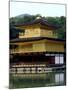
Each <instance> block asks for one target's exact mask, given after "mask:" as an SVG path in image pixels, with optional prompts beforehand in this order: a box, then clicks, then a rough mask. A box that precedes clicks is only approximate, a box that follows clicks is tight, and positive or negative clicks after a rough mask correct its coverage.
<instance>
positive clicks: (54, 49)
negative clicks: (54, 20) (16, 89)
mask: <svg viewBox="0 0 68 90" xmlns="http://www.w3.org/2000/svg"><path fill="white" fill-rule="evenodd" d="M15 27H16V28H17V29H20V30H21V31H22V32H19V35H18V38H16V39H12V40H10V71H11V72H12V73H45V72H46V71H47V70H52V69H53V68H52V67H60V68H61V67H63V65H64V64H65V62H66V61H65V59H64V53H65V50H64V45H65V40H62V39H59V38H58V36H57V33H56V32H55V30H57V27H56V26H55V25H51V24H49V23H48V22H47V21H46V20H44V19H43V18H42V17H37V18H36V19H35V20H34V21H32V22H28V23H23V24H18V25H15Z"/></svg>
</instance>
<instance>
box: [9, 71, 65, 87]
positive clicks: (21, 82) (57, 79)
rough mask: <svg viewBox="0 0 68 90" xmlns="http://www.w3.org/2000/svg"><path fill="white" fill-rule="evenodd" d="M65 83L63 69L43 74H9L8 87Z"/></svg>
mask: <svg viewBox="0 0 68 90" xmlns="http://www.w3.org/2000/svg"><path fill="white" fill-rule="evenodd" d="M65 84H66V73H65V71H59V72H58V71H54V72H47V73H45V74H19V75H17V76H13V75H10V85H9V87H10V88H31V87H46V86H61V85H65Z"/></svg>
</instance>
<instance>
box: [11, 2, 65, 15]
mask: <svg viewBox="0 0 68 90" xmlns="http://www.w3.org/2000/svg"><path fill="white" fill-rule="evenodd" d="M20 14H31V15H36V14H41V15H42V16H45V17H46V16H65V5H60V4H42V3H25V2H10V17H14V16H17V15H20Z"/></svg>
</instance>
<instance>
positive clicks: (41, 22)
mask: <svg viewBox="0 0 68 90" xmlns="http://www.w3.org/2000/svg"><path fill="white" fill-rule="evenodd" d="M38 23H40V24H41V25H47V26H50V27H52V28H58V26H55V25H52V24H50V23H49V22H48V21H47V20H45V19H44V18H40V19H35V20H33V21H31V22H27V23H22V24H16V25H15V26H28V25H33V24H38Z"/></svg>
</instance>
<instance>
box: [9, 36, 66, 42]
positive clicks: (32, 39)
mask: <svg viewBox="0 0 68 90" xmlns="http://www.w3.org/2000/svg"><path fill="white" fill-rule="evenodd" d="M44 39H47V40H54V41H65V40H63V39H56V38H48V37H32V38H16V39H13V40H11V41H10V42H11V43H15V42H29V41H39V40H44Z"/></svg>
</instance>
